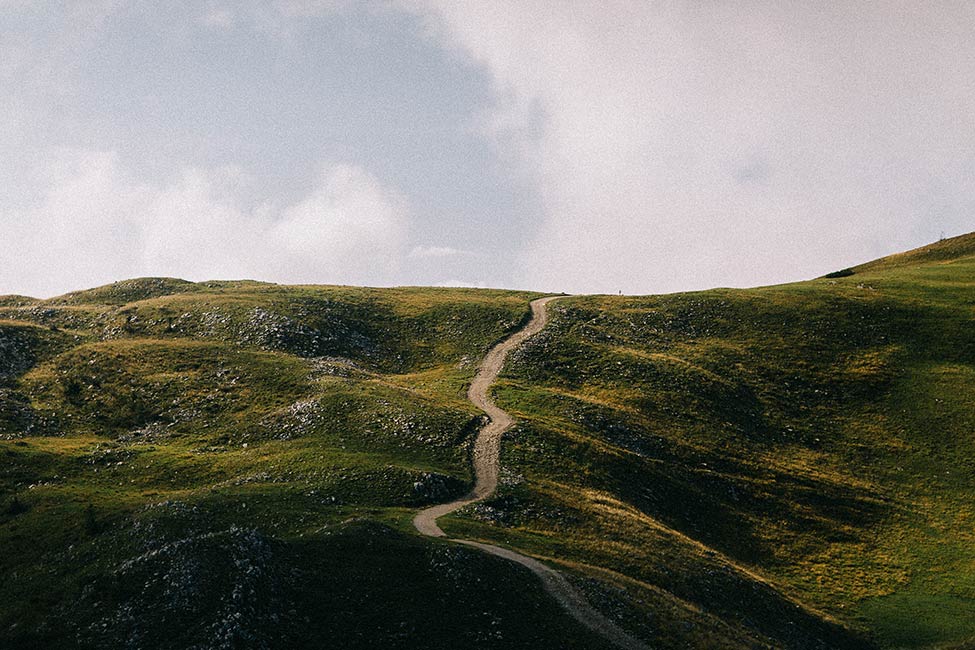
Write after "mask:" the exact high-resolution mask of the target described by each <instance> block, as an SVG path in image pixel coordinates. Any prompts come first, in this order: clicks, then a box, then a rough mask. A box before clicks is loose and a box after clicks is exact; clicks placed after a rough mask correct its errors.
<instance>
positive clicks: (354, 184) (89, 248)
mask: <svg viewBox="0 0 975 650" xmlns="http://www.w3.org/2000/svg"><path fill="white" fill-rule="evenodd" d="M41 176H42V178H43V180H44V182H45V184H46V188H47V189H46V191H44V192H43V195H42V196H41V197H40V198H39V199H38V200H37V201H35V202H34V203H33V204H31V205H23V206H20V207H18V208H17V209H6V210H4V211H2V212H0V235H2V236H0V242H2V243H0V250H2V252H3V259H4V264H3V265H2V266H0V294H3V293H10V292H17V293H28V294H34V295H40V296H49V295H53V294H56V293H61V292H64V291H67V290H70V289H78V288H82V287H89V286H95V285H98V284H102V283H107V282H110V281H113V280H117V279H120V278H128V277H135V276H142V275H176V276H180V277H186V278H189V279H193V280H203V279H208V278H244V277H251V278H260V279H267V280H272V281H279V282H305V283H344V284H395V283H396V281H397V278H398V277H399V273H400V266H401V262H402V259H403V258H404V257H405V254H406V247H405V241H406V230H407V226H408V213H407V209H406V206H405V203H404V201H403V200H402V199H401V198H400V197H399V196H398V195H397V194H396V193H395V192H392V191H390V190H389V189H387V188H384V187H383V186H382V185H381V184H380V183H379V182H378V181H377V180H376V179H375V178H374V177H372V176H371V175H370V174H368V173H367V172H366V171H365V170H363V169H361V168H359V167H356V166H351V165H336V166H332V167H330V168H328V169H326V170H325V171H324V172H323V175H322V179H321V183H320V185H319V187H318V189H316V190H315V191H313V192H312V193H311V194H310V195H309V196H307V197H306V198H305V199H303V200H302V201H300V202H298V203H296V204H295V205H291V206H287V207H285V208H283V209H275V208H274V207H273V206H263V207H261V208H258V209H255V210H250V211H247V210H244V209H242V208H241V207H240V205H239V202H238V201H237V199H236V195H237V193H238V192H237V190H238V189H239V184H240V183H242V182H244V179H242V177H241V176H240V174H239V173H238V172H236V171H235V170H198V169H187V170H184V172H183V174H182V176H181V177H180V178H178V179H177V180H175V181H174V182H172V183H170V184H168V185H166V186H163V187H153V186H149V185H145V184H138V183H135V182H133V181H132V180H131V179H130V178H129V176H128V175H127V174H126V173H125V170H124V169H122V168H121V166H120V164H119V162H118V160H117V158H116V156H115V155H114V154H112V153H107V152H89V151H68V152H62V154H61V155H60V156H59V158H58V159H57V160H56V161H55V162H54V163H52V164H51V165H50V166H49V167H48V168H46V169H44V170H43V172H42V174H41Z"/></svg>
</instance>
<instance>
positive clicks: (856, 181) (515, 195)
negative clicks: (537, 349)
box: [0, 0, 975, 296]
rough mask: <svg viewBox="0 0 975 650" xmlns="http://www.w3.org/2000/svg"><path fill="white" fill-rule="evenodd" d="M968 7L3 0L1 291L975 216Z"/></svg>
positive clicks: (775, 253) (606, 276) (916, 234)
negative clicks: (150, 277)
mask: <svg viewBox="0 0 975 650" xmlns="http://www.w3.org/2000/svg"><path fill="white" fill-rule="evenodd" d="M973 34H975V4H973V3H971V2H968V1H967V0H959V1H958V2H947V1H945V2H939V1H937V0H929V1H926V2H916V1H913V0H912V1H911V2H897V1H893V0H891V1H880V2H877V1H863V2H857V1H852V0H843V1H836V2H800V1H798V0H797V1H796V2H789V1H788V0H786V1H772V0H768V1H766V2H749V1H747V0H733V1H732V0H729V1H727V2H725V1H722V0H717V1H713V2H700V1H692V0H688V1H687V2H679V1H676V0H675V1H659V2H649V1H633V2H614V1H611V0H600V1H599V2H593V1H579V2H568V1H555V0H552V1H542V0H517V1H514V0H512V1H510V2H508V1H505V0H491V1H490V2H488V1H484V2H476V1H471V2H456V1H455V0H442V1H438V0H415V1H414V0H403V1H393V2H368V1H362V2H351V1H349V2H343V1H341V0H338V1H337V0H331V1H329V0H280V1H277V2H275V1H272V0H266V1H263V2H258V1H256V0H255V1H252V2H249V1H246V0H236V1H234V2H230V1H227V2H223V1H220V0H213V1H210V2H203V1H200V0H192V1H190V0H187V1H186V2H178V1H173V2H164V3H159V2H154V1H151V0H143V1H138V0H128V1H127V0H117V1H107V0H106V1H101V0H98V1H96V0H74V1H71V2H64V3H61V2H53V1H50V2H44V1H36V0H22V1H21V0H0V294H5V293H23V294H28V295H35V296H50V295H55V294H59V293H63V292H65V291H68V290H72V289H79V288H84V287H90V286H95V285H99V284H104V283H108V282H111V281H113V280H119V279H124V278H130V277H137V276H146V275H166V276H177V277H183V278H187V279H191V280H205V279H218V278H219V279H233V278H255V279H261V280H271V281H276V282H302V283H329V284H333V283H343V284H365V285H396V284H445V285H475V286H498V287H512V288H529V289H539V290H551V291H568V292H572V293H588V292H607V293H615V292H617V291H619V290H622V291H623V292H624V293H660V292H669V291H678V290H686V289H700V288H707V287H713V286H750V285H758V284H770V283H776V282H783V281H790V280H798V279H805V278H809V277H814V276H818V275H821V274H823V273H825V272H828V271H831V270H835V269H837V268H841V267H845V266H849V265H851V264H854V263H857V262H861V261H865V260H868V259H871V258H874V257H878V256H880V255H883V254H887V253H890V252H894V251H898V250H903V249H907V248H911V247H914V246H917V245H921V244H924V243H928V242H930V241H932V240H935V239H937V238H938V237H939V236H941V234H942V233H944V234H945V235H946V236H949V235H956V234H961V233H964V232H969V231H972V230H975V38H972V35H973Z"/></svg>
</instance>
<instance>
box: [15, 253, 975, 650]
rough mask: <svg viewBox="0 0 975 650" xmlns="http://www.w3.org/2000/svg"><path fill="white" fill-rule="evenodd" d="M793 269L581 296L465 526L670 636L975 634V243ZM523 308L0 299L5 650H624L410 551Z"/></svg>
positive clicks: (535, 353)
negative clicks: (802, 272) (473, 396)
mask: <svg viewBox="0 0 975 650" xmlns="http://www.w3.org/2000/svg"><path fill="white" fill-rule="evenodd" d="M831 275H832V276H834V277H824V278H820V279H816V280H812V281H808V282H801V283H796V284H790V285H781V286H774V287H763V288H757V289H747V290H730V289H716V290H711V291H703V292H695V293H685V294H674V295H665V296H645V297H622V296H577V297H564V298H561V299H560V300H558V301H556V302H554V303H551V306H550V307H549V310H550V322H549V324H548V325H547V327H546V328H545V329H544V330H543V331H542V332H541V333H539V334H537V335H536V336H534V337H532V338H531V339H529V340H528V341H527V342H526V343H525V344H524V345H522V346H521V347H520V348H518V349H517V350H515V351H514V352H512V353H511V356H510V357H509V359H508V362H507V365H506V366H505V369H504V371H503V372H502V375H501V378H500V380H499V381H498V382H497V383H496V384H495V386H494V399H495V402H496V403H497V404H498V405H500V406H501V407H503V408H504V409H505V410H507V411H508V412H509V413H511V414H512V415H514V416H515V417H516V418H517V424H516V425H515V427H514V429H512V430H511V431H509V432H508V433H507V434H506V435H505V437H504V439H503V441H502V448H501V476H500V479H501V480H500V487H499V490H498V492H497V493H496V494H495V495H494V496H493V497H492V498H491V499H489V500H488V501H486V502H483V503H479V504H475V505H472V506H469V507H468V508H465V509H463V510H461V511H459V512H457V513H455V514H452V515H450V516H449V517H446V518H443V519H441V520H440V525H441V527H442V528H443V529H444V531H446V533H447V534H448V535H451V536H455V537H467V538H471V539H477V540H481V541H484V542H489V543H492V544H496V545H499V546H504V547H510V548H513V549H516V550H518V551H519V552H521V553H525V554H529V555H532V556H534V557H537V558H539V559H542V560H543V561H545V562H547V563H549V564H550V565H551V566H554V567H558V568H559V569H560V570H561V571H562V573H563V574H565V575H566V576H567V577H568V578H569V580H570V581H571V582H572V584H573V585H574V586H575V587H576V588H578V589H579V590H580V591H581V592H583V593H584V594H585V595H586V597H587V598H588V600H589V602H590V603H591V604H592V606H594V607H595V608H596V609H597V610H599V611H600V612H602V613H603V614H604V615H605V616H606V617H607V618H610V619H612V620H613V621H615V622H616V623H617V624H618V625H619V626H620V627H622V628H624V629H626V630H627V631H628V632H629V633H630V634H632V635H634V636H636V637H639V638H641V639H643V640H644V641H645V642H646V643H647V644H648V645H650V646H651V647H654V648H686V647H700V648H931V649H934V648H957V649H960V648H963V647H968V645H966V644H969V645H970V644H972V643H973V642H975V641H973V640H975V553H973V549H975V539H973V538H975V533H973V529H975V527H973V516H975V511H973V506H972V504H973V503H975V476H973V471H975V470H973V469H972V468H973V467H975V435H973V433H975V409H973V408H972V405H973V404H975V330H973V327H972V325H973V316H975V235H966V236H963V237H959V238H954V239H950V240H945V241H943V242H938V243H936V244H933V245H931V246H929V247H925V248H923V249H919V250H917V251H912V252H909V253H905V254H902V255H897V256H893V257H890V258H884V259H883V260H878V261H875V262H871V263H868V264H864V265H862V266H858V267H853V268H852V269H846V270H844V272H842V273H836V274H831ZM536 297H538V294H532V293H526V292H508V291H487V290H458V289H429V288H402V289H364V288H354V287H324V286H293V287H286V286H278V285H272V284H266V283H258V282H248V281H242V282H205V283H190V282H185V281H182V280H174V279H166V278H144V279H138V280H130V281H125V282H119V283H115V284H112V285H108V286H105V287H100V288H97V289H92V290H88V291H79V292H75V293H71V294H67V295H65V296H61V297H58V298H53V299H49V300H36V299H32V298H27V297H22V296H8V297H0V551H2V552H0V578H2V579H0V646H2V647H11V648H31V647H68V648H70V647H99V648H104V647H109V648H112V647H119V648H122V647H151V648H188V647H196V648H237V647H247V648H250V647H254V648H292V647H294V648H324V647H333V646H337V647H353V648H359V647H361V648H375V647H402V648H412V647H427V648H460V647H491V648H524V647H534V648H607V647H612V646H610V645H609V644H608V642H606V641H605V640H604V639H602V638H600V637H598V636H595V635H594V634H593V633H592V632H590V631H589V630H587V629H586V628H585V627H583V626H581V625H580V624H579V623H577V622H576V621H575V620H574V619H572V618H571V617H569V616H568V615H567V614H566V613H565V612H563V611H562V610H561V609H560V607H559V606H558V605H557V604H556V603H555V602H554V601H553V600H551V599H550V598H549V597H548V595H547V594H546V593H545V592H544V591H543V590H542V587H541V585H540V584H539V583H538V581H537V580H536V579H535V577H534V576H533V575H532V574H531V573H529V572H528V571H526V570H524V569H523V568H521V567H519V566H517V565H514V564H511V563H508V562H505V561H504V560H501V559H498V558H495V557H491V556H488V555H484V554H482V553H479V552H478V551H476V550H474V549H471V548H467V547H464V546H460V545H457V544H454V543H451V542H449V541H443V540H434V539H430V538H425V537H421V536H419V535H417V534H416V533H415V531H414V529H413V528H412V526H411V525H410V521H411V519H412V517H413V515H414V514H415V512H416V511H417V509H419V508H422V507H424V506H429V505H432V504H437V503H442V502H446V501H449V500H451V499H453V498H457V497H459V496H461V495H463V494H464V493H465V492H466V491H467V490H468V489H469V487H470V484H471V481H472V474H471V469H470V458H469V454H470V452H471V447H472V443H473V440H474V437H475V435H476V433H477V431H478V429H479V427H480V425H481V424H482V418H481V415H480V413H479V412H478V411H477V409H475V408H474V407H473V406H472V405H471V404H470V403H469V402H467V401H466V399H465V391H466V387H467V384H468V383H469V382H470V381H471V379H472V377H473V376H474V372H475V370H476V368H477V364H478V361H479V359H480V358H481V357H482V356H483V355H484V353H485V352H486V351H487V350H488V349H489V348H490V347H491V346H492V345H493V344H494V343H496V342H498V341H499V340H501V339H502V338H504V337H505V336H507V335H508V334H510V333H512V332H514V331H516V330H517V329H518V328H519V327H521V326H522V325H523V324H524V323H525V322H526V320H527V318H528V316H529V311H528V302H529V300H531V299H533V298H536Z"/></svg>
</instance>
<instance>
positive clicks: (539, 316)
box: [413, 296, 648, 650]
mask: <svg viewBox="0 0 975 650" xmlns="http://www.w3.org/2000/svg"><path fill="white" fill-rule="evenodd" d="M556 298H558V296H550V297H548V298H539V299H538V300H533V301H532V303H531V309H532V318H531V320H530V321H529V322H528V324H527V325H525V327H523V328H522V329H520V330H518V331H517V332H515V333H514V334H512V335H511V336H509V337H508V338H506V339H505V340H503V341H502V342H501V343H498V344H497V345H496V346H494V347H493V348H491V350H490V351H489V352H488V353H487V355H486V356H485V357H484V360H483V361H481V365H480V367H479V368H478V370H477V374H476V375H475V376H474V381H472V382H471V387H470V389H469V390H468V391H467V399H469V400H470V401H471V403H473V404H474V405H475V406H477V407H478V408H479V409H481V410H482V411H484V412H485V413H487V415H488V417H490V418H491V420H490V422H488V423H487V425H485V426H484V428H482V429H481V430H480V431H479V432H478V434H477V440H476V441H475V443H474V489H473V490H471V492H470V493H469V494H467V495H466V496H464V497H461V498H460V499H457V500H456V501H451V502H450V503H444V504H441V505H439V506H433V507H431V508H426V509H425V510H421V511H420V512H419V513H417V515H416V517H414V518H413V525H414V526H415V527H416V529H417V530H418V531H420V533H422V534H424V535H428V536H430V537H446V534H445V533H444V532H443V531H442V530H441V529H440V526H438V525H437V519H438V518H440V517H443V516H444V515H447V514H450V513H451V512H454V511H455V510H459V509H460V508H463V507H464V506H466V505H470V504H472V503H476V502H478V501H483V500H484V499H487V498H488V497H489V496H491V495H492V494H494V491H495V490H496V489H497V487H498V455H499V452H500V448H501V436H502V434H504V432H505V431H507V430H508V429H509V428H510V427H511V425H513V424H514V422H515V421H514V418H512V417H511V416H510V415H509V414H508V413H506V412H505V411H503V410H501V409H500V408H498V407H497V406H496V405H495V404H494V402H492V401H491V397H490V395H489V394H488V391H489V390H490V388H491V384H493V383H494V381H495V380H496V379H497V378H498V374H499V373H500V372H501V367H502V366H503V365H504V361H505V359H506V358H507V357H508V353H510V352H511V351H512V350H514V349H515V348H517V347H518V346H519V345H521V344H522V343H524V342H525V341H526V340H527V339H528V338H529V337H531V336H532V335H534V334H537V333H538V332H540V331H541V330H542V328H544V327H545V325H546V323H548V310H547V308H546V305H548V303H549V302H551V301H553V300H555V299H556ZM451 541H454V542H457V543H460V544H465V545H467V546H472V547H474V548H477V549H479V550H481V551H484V552H485V553H490V554H491V555H496V556H498V557H502V558H504V559H506V560H510V561H511V562H517V563H518V564H520V565H522V566H524V567H526V568H527V569H529V570H530V571H531V572H532V573H534V574H535V575H537V576H538V577H539V578H540V579H541V581H542V585H543V586H544V587H545V590H546V591H547V592H548V593H549V594H551V595H552V597H554V598H555V599H556V600H557V601H558V602H559V604H560V605H562V607H563V608H564V609H565V610H566V611H567V612H568V613H569V614H571V615H572V616H573V617H574V618H575V619H576V620H578V621H579V622H580V623H582V624H583V625H585V626H586V627H588V628H589V629H590V630H592V631H593V632H596V633H597V634H599V635H601V636H603V637H604V638H606V639H608V640H609V641H611V642H612V643H614V644H615V645H617V646H619V647H620V648H626V649H627V650H647V649H648V646H647V645H646V644H644V643H643V642H642V641H639V640H638V639H636V638H634V637H632V636H630V635H629V634H628V633H627V632H625V631H624V630H623V629H622V628H620V627H619V626H618V625H616V624H615V623H613V622H612V621H610V620H609V619H608V618H606V617H605V616H603V615H602V614H600V613H599V612H597V611H596V610H595V609H593V608H592V606H591V605H590V604H589V603H588V602H587V601H586V599H585V597H584V596H583V595H582V594H581V593H580V592H579V590H578V589H576V588H575V587H573V586H572V585H571V584H570V583H569V581H568V580H567V579H566V578H565V576H563V575H562V574H561V573H559V572H558V571H556V570H555V569H553V568H551V567H550V566H548V565H546V564H542V563H541V562H539V561H538V560H536V559H535V558H532V557H528V556H527V555H522V554H520V553H517V552H515V551H512V550H510V549H506V548H502V547H500V546H494V545H492V544H483V543H481V542H474V541H470V540H465V539H453V540H451Z"/></svg>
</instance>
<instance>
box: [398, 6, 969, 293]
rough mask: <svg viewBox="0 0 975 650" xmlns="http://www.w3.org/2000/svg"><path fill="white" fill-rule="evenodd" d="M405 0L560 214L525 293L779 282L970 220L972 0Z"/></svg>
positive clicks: (530, 253) (531, 249) (529, 264)
mask: <svg viewBox="0 0 975 650" xmlns="http://www.w3.org/2000/svg"><path fill="white" fill-rule="evenodd" d="M404 4H405V6H407V7H408V8H409V9H410V10H412V11H415V12H418V13H419V14H421V15H424V16H426V17H427V18H428V19H429V24H430V27H431V31H432V32H433V33H434V34H435V37H437V38H439V39H441V41H442V42H443V43H444V44H445V45H446V46H447V47H449V48H451V49H454V50H458V51H461V52H465V53H466V54H467V56H469V57H471V58H472V59H473V60H475V61H476V62H478V63H479V64H481V65H483V66H484V67H485V68H486V69H487V71H489V72H490V74H491V76H492V79H493V80H494V83H495V94H496V97H497V101H498V105H497V107H496V110H495V112H494V115H493V116H492V118H491V120H490V123H491V125H492V126H493V127H494V128H496V129H498V130H499V131H498V132H497V140H498V142H499V146H502V147H504V148H505V151H506V152H508V153H511V152H514V154H515V155H516V156H517V157H518V159H519V160H520V161H521V162H522V166H523V168H524V169H525V170H528V172H529V173H531V174H532V175H533V178H534V183H535V185H536V187H537V188H538V191H539V193H540V194H541V196H542V200H543V202H544V208H545V213H546V221H545V223H544V224H542V226H541V228H540V230H539V232H538V234H537V236H535V237H534V238H533V240H532V241H531V242H530V245H529V246H527V248H526V255H525V257H524V259H523V263H524V272H523V275H522V276H521V278H520V282H521V283H522V284H523V285H525V286H535V287H540V288H546V289H553V290H562V289H565V290H568V291H575V292H585V291H609V292H615V291H616V290H617V289H623V290H624V291H628V292H640V293H646V292H650V291H668V290H677V289H686V288H701V287H707V286H714V285H728V284H734V285H747V284H754V283H768V282H773V281H783V280H788V279H798V278H802V277H808V276H812V275H817V274H820V273H823V272H825V271H828V270H830V269H831V268H833V267H837V266H843V265H848V264H850V263H854V262H856V261H859V260H865V259H868V258H870V257H872V256H874V255H879V254H881V253H884V252H887V251H892V250H896V249H897V248H902V247H907V246H910V245H914V244H918V243H922V242H924V241H926V240H930V239H932V238H934V237H936V236H937V234H938V232H939V231H940V230H942V229H944V230H948V231H949V234H951V233H953V232H958V231H964V230H971V229H972V223H971V215H972V212H975V158H973V155H972V153H971V152H972V151H975V129H972V128H971V126H972V125H971V115H973V114H975V85H973V81H972V80H973V79H975V41H973V40H972V39H971V38H970V34H971V28H972V26H973V25H975V15H973V10H972V8H971V5H970V4H966V3H963V2H952V1H949V0H946V1H944V2H931V3H924V4H923V5H918V4H916V3H908V2H892V3H866V2H851V3H841V4H836V5H830V6H828V7H826V6H822V5H816V4H813V5H810V4H808V3H806V4H803V3H786V4H784V5H783V4H781V3H779V4H775V3H764V2H745V3H738V2H735V3H642V2H624V1H616V2H608V3H590V2H573V3H552V2H544V1H542V0H518V1H517V2H515V1H514V0H498V1H497V2H492V3H457V2H452V1H449V0H418V1H416V2H406V3H404Z"/></svg>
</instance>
